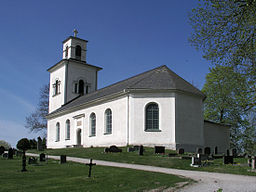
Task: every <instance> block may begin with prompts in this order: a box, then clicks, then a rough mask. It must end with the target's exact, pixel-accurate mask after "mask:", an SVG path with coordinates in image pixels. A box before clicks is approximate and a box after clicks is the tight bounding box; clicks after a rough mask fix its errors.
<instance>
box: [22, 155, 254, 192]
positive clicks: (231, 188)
mask: <svg viewBox="0 0 256 192" xmlns="http://www.w3.org/2000/svg"><path fill="white" fill-rule="evenodd" d="M26 155H28V156H34V157H38V156H39V155H38V154H34V153H26ZM48 158H50V159H55V160H60V156H53V155H48ZM67 161H73V162H77V163H83V164H85V163H89V159H85V158H78V157H67ZM93 163H96V164H97V165H102V166H110V167H121V168H128V169H136V170H142V171H150V172H158V173H166V174H172V175H178V176H182V177H187V178H190V179H193V180H195V181H197V183H195V184H192V185H189V186H186V187H185V188H182V189H179V190H178V191H179V192H208V191H209V192H217V191H218V190H219V189H222V191H223V192H256V176H244V175H234V174H225V173H213V172H202V171H189V170H180V169H171V168H163V167H154V166H148V165H138V164H128V163H118V162H111V161H102V160H93Z"/></svg>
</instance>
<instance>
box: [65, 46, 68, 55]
mask: <svg viewBox="0 0 256 192" xmlns="http://www.w3.org/2000/svg"><path fill="white" fill-rule="evenodd" d="M65 57H66V58H68V46H67V47H66V50H65Z"/></svg>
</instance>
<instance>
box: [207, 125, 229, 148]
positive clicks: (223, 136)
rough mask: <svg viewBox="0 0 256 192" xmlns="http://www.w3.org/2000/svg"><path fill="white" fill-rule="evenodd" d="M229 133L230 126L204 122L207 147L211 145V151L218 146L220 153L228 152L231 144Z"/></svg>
mask: <svg viewBox="0 0 256 192" xmlns="http://www.w3.org/2000/svg"><path fill="white" fill-rule="evenodd" d="M229 135H230V130H229V126H226V125H222V124H216V123H211V122H207V121H205V122H204V137H205V138H204V140H205V147H210V148H211V152H214V149H215V147H217V151H218V153H226V151H227V149H229V146H230V143H229V138H230V137H229Z"/></svg>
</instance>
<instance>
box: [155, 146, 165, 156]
mask: <svg viewBox="0 0 256 192" xmlns="http://www.w3.org/2000/svg"><path fill="white" fill-rule="evenodd" d="M155 153H156V154H157V153H165V147H163V146H155Z"/></svg>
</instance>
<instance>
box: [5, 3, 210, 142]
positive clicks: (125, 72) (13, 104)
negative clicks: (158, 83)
mask: <svg viewBox="0 0 256 192" xmlns="http://www.w3.org/2000/svg"><path fill="white" fill-rule="evenodd" d="M197 3H198V1H197V0H107V1H106V0H81V1H78V0H74V1H66V0H61V1H58V0H55V1H49V0H46V1H32V0H31V1H29V0H24V1H19V0H13V1H1V6H0V26H1V30H0V37H1V46H0V62H1V64H0V65H1V70H0V140H6V141H7V142H9V143H11V144H12V146H16V143H17V140H19V139H20V138H22V137H28V138H34V137H37V136H39V135H40V133H29V131H28V130H27V129H25V128H24V124H25V117H26V116H28V115H29V114H30V113H31V112H33V110H34V109H35V107H36V105H37V103H38V98H39V90H40V88H41V87H42V86H43V85H44V84H47V83H48V81H49V74H48V72H47V71H46V69H47V68H49V67H51V66H52V65H54V64H55V63H57V62H58V61H60V60H61V57H62V55H61V54H62V41H63V40H64V39H66V38H67V37H68V36H70V35H72V34H73V33H72V31H73V29H74V28H76V29H77V30H78V32H79V33H78V37H80V38H82V39H86V40H88V41H89V43H88V47H87V49H88V51H87V62H88V63H90V64H93V65H96V66H100V67H102V68H103V70H102V71H100V72H99V77H98V78H99V79H98V87H99V88H102V87H104V86H107V85H109V84H112V83H115V82H117V81H120V80H123V79H125V78H128V77H131V76H133V75H136V74H138V73H141V72H144V71H146V70H150V69H152V68H155V67H158V66H160V65H167V66H168V67H169V68H170V69H171V70H173V71H174V72H176V73H177V74H178V75H180V76H181V77H183V78H184V79H185V80H187V81H189V82H193V84H194V85H195V86H197V87H198V88H200V89H201V88H202V87H203V84H204V81H205V76H206V74H207V73H208V72H209V70H208V69H209V67H210V66H211V64H210V63H209V62H208V61H206V60H204V59H203V58H202V54H201V52H199V51H196V50H195V48H193V47H191V46H190V44H189V42H188V37H189V35H190V33H191V32H192V29H191V26H190V25H189V23H188V13H189V11H191V9H192V8H193V7H195V6H196V5H197Z"/></svg>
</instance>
